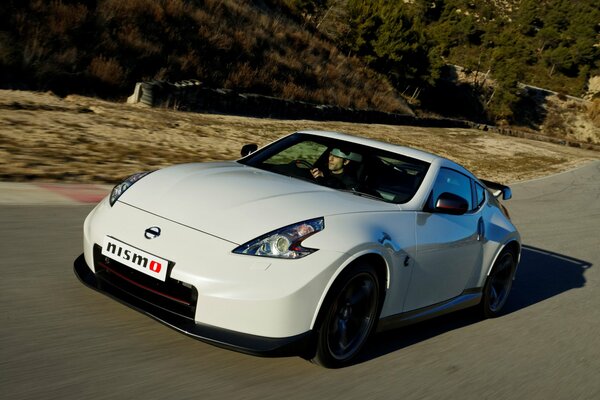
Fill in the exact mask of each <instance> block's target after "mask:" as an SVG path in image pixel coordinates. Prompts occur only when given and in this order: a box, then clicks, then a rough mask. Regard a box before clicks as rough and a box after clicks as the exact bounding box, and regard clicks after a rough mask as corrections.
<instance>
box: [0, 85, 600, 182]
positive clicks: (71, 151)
mask: <svg viewBox="0 0 600 400" xmlns="http://www.w3.org/2000/svg"><path fill="white" fill-rule="evenodd" d="M0 126H2V129H1V130H0V179H2V180H11V181H25V180H43V181H71V182H109V183H113V182H116V181H118V180H120V179H121V178H123V177H124V176H127V175H128V174H131V173H133V172H136V171H141V170H149V169H156V168H160V167H163V166H167V165H170V164H175V163H183V162H196V161H211V160H231V159H236V158H238V157H239V150H240V148H241V146H242V145H243V144H245V143H251V142H254V143H258V144H260V145H264V144H266V143H268V142H270V141H272V140H275V139H276V138H278V137H281V136H283V135H285V134H288V133H290V132H293V131H296V130H300V129H325V130H336V131H342V132H346V133H350V134H355V135H359V136H365V137H371V138H376V139H379V140H383V141H387V142H392V143H397V144H403V145H408V146H411V147H415V148H419V149H423V150H427V151H430V152H433V153H437V154H440V155H443V156H446V157H448V158H450V159H453V160H455V161H458V162H459V163H462V164H463V165H465V166H466V167H467V168H469V169H471V170H472V171H473V172H475V173H476V174H478V175H479V176H480V177H482V178H488V179H494V180H497V181H500V182H504V183H508V182H515V181H519V180H524V179H529V178H534V177H539V176H543V175H547V174H550V173H555V172H559V171H563V170H567V169H570V168H573V167H575V166H577V165H580V164H582V163H584V162H586V161H588V160H592V159H598V158H599V154H598V153H596V152H591V151H585V150H580V149H573V148H568V147H564V146H559V145H552V144H548V143H540V142H533V141H529V140H525V139H518V138H512V137H506V136H500V135H495V134H490V133H483V132H480V131H476V130H467V129H442V128H421V127H411V126H388V125H374V124H371V125H367V124H350V123H341V122H317V121H308V120H301V121H284V120H272V119H261V118H245V117H236V116H225V115H211V114H195V113H184V112H177V111H169V110H161V109H151V108H145V107H142V106H138V105H129V104H121V103H111V102H106V101H101V100H97V99H92V98H87V97H81V96H69V97H67V98H65V99H60V98H58V97H56V96H54V95H52V94H49V93H32V92H20V91H0Z"/></svg>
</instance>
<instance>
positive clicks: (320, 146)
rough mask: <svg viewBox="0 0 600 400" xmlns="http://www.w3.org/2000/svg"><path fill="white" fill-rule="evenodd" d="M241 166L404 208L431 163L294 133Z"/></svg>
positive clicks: (241, 161)
mask: <svg viewBox="0 0 600 400" xmlns="http://www.w3.org/2000/svg"><path fill="white" fill-rule="evenodd" d="M238 162H240V163H242V164H245V165H249V166H252V167H255V168H260V169H263V170H266V171H271V172H274V173H277V174H281V175H286V176H290V177H293V178H297V179H302V180H306V181H310V182H313V183H315V184H317V185H322V186H327V187H331V188H334V189H337V190H342V191H347V192H349V193H353V194H356V195H361V196H366V197H371V198H374V199H377V200H381V201H386V202H391V203H398V204H400V203H406V202H407V201H409V200H410V199H411V198H412V197H413V196H414V195H415V193H416V192H417V190H418V189H419V186H420V185H421V182H422V181H423V178H424V176H425V174H426V172H427V169H428V167H429V164H428V163H426V162H424V161H421V160H417V159H413V158H410V157H407V156H403V155H400V154H396V153H391V152H388V151H384V150H380V149H377V148H373V147H367V146H363V145H358V144H356V143H351V142H345V141H341V140H337V139H332V138H327V137H320V136H315V135H307V134H302V133H296V134H293V135H290V136H287V137H285V138H283V139H281V140H279V141H277V142H275V143H272V144H271V145H269V146H267V147H265V148H264V149H261V150H259V151H257V152H255V153H252V154H251V155H249V156H248V157H246V158H244V159H242V160H239V161H238Z"/></svg>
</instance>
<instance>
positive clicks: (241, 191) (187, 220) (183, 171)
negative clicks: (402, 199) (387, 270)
mask: <svg viewBox="0 0 600 400" xmlns="http://www.w3.org/2000/svg"><path fill="white" fill-rule="evenodd" d="M119 201H120V202H123V203H126V204H128V205H131V206H134V207H137V208H140V209H142V210H144V211H147V212H150V213H152V214H155V215H158V216H160V217H163V218H166V219H169V220H171V221H174V222H177V223H180V224H183V225H186V226H189V227H191V228H193V229H197V230H200V231H203V232H206V233H208V234H211V235H214V236H218V237H220V238H222V239H225V240H229V241H232V242H234V243H237V244H241V243H245V242H247V241H249V240H252V239H254V238H255V237H257V236H260V235H262V234H265V233H267V232H270V231H272V230H275V229H278V228H281V227H283V226H286V225H290V224H293V223H296V222H300V221H304V220H307V219H311V218H316V217H322V216H331V215H335V214H345V213H356V212H374V211H386V210H397V209H398V206H397V205H394V204H389V203H385V202H382V201H377V200H372V199H367V198H363V197H360V196H356V195H353V194H350V193H344V192H340V191H338V190H334V189H330V188H327V187H322V186H319V185H316V184H313V183H311V182H305V181H302V180H299V179H295V178H290V177H287V176H283V175H278V174H275V173H272V172H268V171H263V170H260V169H257V168H253V167H249V166H246V165H243V164H239V163H237V162H220V163H197V164H182V165H177V166H173V167H168V168H165V169H162V170H158V171H155V172H153V173H151V174H149V175H147V176H146V177H144V178H143V179H141V180H140V181H138V182H137V183H135V185H133V186H132V187H131V188H130V189H129V190H127V191H126V192H125V193H124V194H123V195H122V196H121V198H120V199H119Z"/></svg>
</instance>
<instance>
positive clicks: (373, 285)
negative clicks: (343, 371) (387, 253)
mask: <svg viewBox="0 0 600 400" xmlns="http://www.w3.org/2000/svg"><path fill="white" fill-rule="evenodd" d="M332 290H333V291H332V292H331V293H333V297H332V298H331V299H329V301H328V303H327V304H326V306H325V307H326V308H325V310H324V311H325V313H326V314H325V318H324V320H323V322H322V324H321V326H320V329H319V333H318V343H317V352H316V355H315V357H314V358H313V359H312V361H313V362H314V363H316V364H319V365H322V366H324V367H329V368H337V367H342V366H345V365H348V364H349V362H350V361H351V360H352V359H353V358H354V357H355V356H356V355H357V354H358V353H359V352H360V350H361V349H362V347H363V345H364V344H365V343H366V341H367V339H368V338H369V335H370V334H371V331H372V330H373V327H374V326H375V322H376V320H377V318H378V314H379V302H380V285H379V281H378V279H377V275H376V273H375V271H373V269H372V268H371V267H369V266H366V265H363V266H356V267H351V268H350V269H349V270H348V271H345V272H344V273H343V274H342V276H341V277H340V278H339V279H338V280H337V282H336V284H334V287H333V289H332Z"/></svg>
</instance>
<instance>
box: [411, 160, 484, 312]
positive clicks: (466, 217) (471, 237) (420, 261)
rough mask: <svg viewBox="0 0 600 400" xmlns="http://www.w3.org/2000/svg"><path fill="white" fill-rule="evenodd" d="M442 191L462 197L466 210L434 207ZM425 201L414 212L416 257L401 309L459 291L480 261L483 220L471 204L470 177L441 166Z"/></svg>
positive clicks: (434, 301) (476, 207)
mask: <svg viewBox="0 0 600 400" xmlns="http://www.w3.org/2000/svg"><path fill="white" fill-rule="evenodd" d="M442 193H451V195H455V196H460V197H461V198H462V199H464V200H466V202H467V204H466V208H467V210H466V212H465V213H463V214H461V215H453V214H451V213H447V212H444V211H442V210H440V209H436V208H435V202H436V200H437V199H438V198H439V196H440V195H441V194H442ZM475 201H476V200H475ZM428 203H429V204H428V206H427V207H426V209H425V210H424V211H422V212H418V213H417V215H416V228H415V230H416V232H415V237H416V242H417V249H416V258H415V260H414V262H413V264H412V268H413V271H412V274H411V280H410V284H409V288H408V291H407V297H406V301H405V303H404V311H411V310H415V309H418V308H422V307H426V306H430V305H433V304H436V303H440V302H443V301H445V300H449V299H451V298H453V297H456V296H458V295H460V294H461V293H462V292H463V291H464V290H465V289H466V285H467V283H468V281H469V278H470V277H471V275H472V274H473V271H474V269H475V268H476V267H477V266H478V265H479V264H480V263H481V257H482V245H481V241H480V239H481V234H482V229H483V226H482V223H483V220H482V216H481V209H480V208H479V207H478V205H477V204H475V205H474V196H473V191H472V182H471V179H470V178H469V177H468V176H466V175H464V174H462V173H460V172H458V171H455V170H452V169H449V168H441V169H440V172H439V174H438V177H437V179H436V182H435V184H434V186H433V189H432V192H431V195H430V200H429V202H428ZM463 211H464V210H463Z"/></svg>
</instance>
